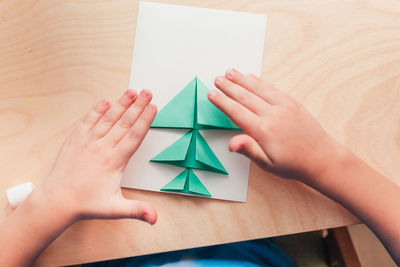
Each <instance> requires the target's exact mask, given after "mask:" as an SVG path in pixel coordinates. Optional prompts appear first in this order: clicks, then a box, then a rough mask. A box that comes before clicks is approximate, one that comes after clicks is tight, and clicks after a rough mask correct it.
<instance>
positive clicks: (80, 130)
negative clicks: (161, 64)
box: [40, 90, 157, 224]
mask: <svg viewBox="0 0 400 267" xmlns="http://www.w3.org/2000/svg"><path fill="white" fill-rule="evenodd" d="M151 98H152V95H151V92H150V91H148V90H144V91H142V92H140V94H139V96H138V95H137V94H136V92H134V91H133V90H128V91H126V92H125V94H124V95H123V96H122V97H121V98H120V99H119V100H118V101H117V102H116V103H115V104H113V105H112V106H111V107H110V104H109V103H108V102H107V101H104V100H103V101H100V102H99V103H98V104H97V105H96V106H95V107H94V108H93V110H92V111H90V112H89V113H88V114H87V116H86V117H85V118H84V119H83V121H82V122H80V124H79V125H78V126H77V127H76V129H75V130H74V131H73V133H72V134H71V136H70V137H69V138H68V139H67V141H66V142H65V144H64V146H63V148H62V149H61V152H60V154H59V156H58V158H57V160H56V163H55V165H54V167H53V169H52V171H51V173H50V175H49V178H48V180H47V181H45V182H44V184H43V185H42V186H41V187H40V190H42V192H44V193H45V195H47V196H48V199H49V201H52V202H53V201H56V202H57V205H58V206H59V207H60V210H63V211H68V212H72V214H73V215H74V216H75V217H76V218H86V219H91V218H136V219H140V220H144V221H147V222H148V223H150V224H154V223H155V222H156V220H157V215H156V211H155V209H154V208H153V207H152V206H151V205H149V204H148V203H145V202H142V201H137V200H128V199H125V198H124V197H123V196H122V194H121V188H120V182H121V177H122V173H123V171H124V168H125V166H126V164H127V163H128V160H129V158H130V157H131V156H132V155H133V153H135V151H136V150H137V148H138V147H139V145H140V143H141V142H142V140H143V138H144V137H145V135H146V133H147V131H148V129H149V127H150V124H151V123H152V121H153V119H154V116H155V115H156V112H157V109H156V107H155V106H154V105H152V104H149V103H150V101H151Z"/></svg>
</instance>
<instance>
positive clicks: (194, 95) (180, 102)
mask: <svg viewBox="0 0 400 267" xmlns="http://www.w3.org/2000/svg"><path fill="white" fill-rule="evenodd" d="M208 92H209V90H208V88H207V87H206V86H205V85H204V83H203V82H202V81H201V80H200V79H198V78H197V77H195V78H194V79H193V80H192V81H190V82H189V83H188V84H187V85H186V86H185V87H184V88H183V89H182V91H180V92H179V93H178V94H177V95H176V96H175V97H174V98H173V99H172V100H171V101H170V102H169V103H168V104H167V105H165V106H164V107H163V108H162V109H161V110H160V111H159V112H158V113H157V115H156V117H155V118H154V121H153V123H152V124H151V127H152V128H175V129H176V128H184V129H226V130H239V127H237V126H236V125H235V124H234V123H233V122H232V121H231V120H230V119H229V118H228V117H227V116H226V115H225V114H224V113H223V112H222V111H220V110H219V109H218V108H217V107H216V106H214V104H212V103H211V102H210V101H209V100H208Z"/></svg>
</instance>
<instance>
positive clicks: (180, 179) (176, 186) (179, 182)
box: [161, 169, 189, 191]
mask: <svg viewBox="0 0 400 267" xmlns="http://www.w3.org/2000/svg"><path fill="white" fill-rule="evenodd" d="M188 172H189V169H185V170H184V171H183V172H181V173H180V174H178V176H176V177H175V178H174V179H173V180H171V181H170V182H169V183H168V184H166V185H165V186H164V187H163V188H161V191H183V190H184V189H185V184H186V180H187V176H188Z"/></svg>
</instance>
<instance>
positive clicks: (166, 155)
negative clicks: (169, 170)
mask: <svg viewBox="0 0 400 267" xmlns="http://www.w3.org/2000/svg"><path fill="white" fill-rule="evenodd" d="M192 135H193V131H190V132H188V133H186V134H185V135H184V136H182V137H181V138H180V139H178V141H176V142H175V143H173V144H172V145H170V146H169V147H167V148H166V149H164V150H163V151H161V152H160V153H159V154H158V155H157V156H155V157H154V158H152V159H151V160H150V161H151V162H163V161H166V162H169V161H183V160H185V158H186V154H187V153H188V150H189V144H190V141H191V140H192Z"/></svg>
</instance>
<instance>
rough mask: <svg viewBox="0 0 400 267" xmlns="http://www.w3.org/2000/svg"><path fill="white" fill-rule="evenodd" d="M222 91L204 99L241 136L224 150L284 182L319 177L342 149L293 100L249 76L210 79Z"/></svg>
mask: <svg viewBox="0 0 400 267" xmlns="http://www.w3.org/2000/svg"><path fill="white" fill-rule="evenodd" d="M215 85H216V87H217V88H219V89H220V90H221V91H222V92H223V94H222V93H220V92H218V91H217V90H213V91H211V92H210V93H209V95H208V97H209V100H210V101H211V102H212V103H213V104H214V105H215V106H217V107H218V108H219V109H221V110H222V111H223V112H224V113H225V114H226V115H227V116H229V117H230V118H231V119H232V121H233V122H234V123H235V124H236V125H238V126H239V127H240V128H241V129H243V131H244V132H245V134H240V135H237V136H235V137H233V138H232V139H231V141H230V144H229V150H230V151H234V152H239V153H241V154H244V155H245V156H247V157H249V158H250V159H251V160H253V161H254V162H255V163H256V164H257V165H259V166H260V167H261V168H263V169H265V170H267V171H270V172H272V173H274V174H277V175H279V176H281V177H284V178H296V179H300V180H304V179H307V178H314V177H317V176H319V174H320V173H321V172H323V171H324V170H325V168H326V167H327V165H326V163H327V162H329V161H331V160H332V158H331V157H332V156H333V155H334V153H337V152H339V151H341V150H342V149H343V147H342V146H341V145H340V144H339V143H338V142H336V141H335V140H334V139H333V138H331V137H330V136H329V135H328V134H327V132H326V131H325V130H324V129H323V128H322V127H321V126H320V124H319V123H318V122H317V120H316V119H315V118H314V117H313V116H312V115H311V114H310V113H309V112H308V111H307V110H306V109H305V108H304V107H303V106H302V105H301V104H300V103H298V102H297V101H296V100H294V99H293V98H291V97H290V96H289V95H288V94H286V93H285V92H283V91H281V90H279V89H277V88H275V87H273V86H272V85H270V84H268V83H266V82H264V81H263V80H261V79H260V78H258V77H256V76H254V75H244V74H242V73H240V72H238V71H237V70H234V69H231V70H228V71H227V73H226V74H225V77H224V76H219V77H217V78H216V79H215Z"/></svg>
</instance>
